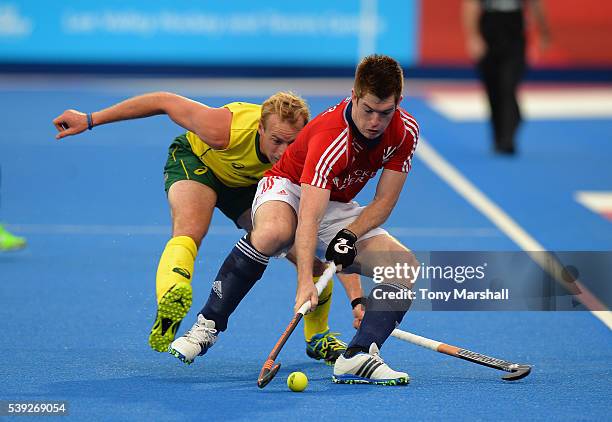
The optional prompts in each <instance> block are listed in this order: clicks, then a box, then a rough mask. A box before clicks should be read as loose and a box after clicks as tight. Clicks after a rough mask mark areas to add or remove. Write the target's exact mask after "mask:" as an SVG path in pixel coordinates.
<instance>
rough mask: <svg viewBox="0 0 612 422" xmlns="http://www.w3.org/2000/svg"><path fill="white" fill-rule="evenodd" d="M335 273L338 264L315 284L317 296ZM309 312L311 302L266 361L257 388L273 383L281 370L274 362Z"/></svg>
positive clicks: (303, 306) (295, 317) (294, 318)
mask: <svg viewBox="0 0 612 422" xmlns="http://www.w3.org/2000/svg"><path fill="white" fill-rule="evenodd" d="M335 272H336V264H334V263H333V262H331V263H330V264H329V265H328V267H327V269H326V270H325V271H324V272H323V275H321V278H319V281H318V282H317V284H315V286H316V287H317V294H319V295H320V294H321V292H322V291H323V289H324V288H325V287H326V286H327V283H329V280H331V278H332V277H333V276H334V274H335ZM309 310H310V301H308V302H306V303H304V304H303V305H302V306H301V307H300V309H298V311H297V313H296V314H295V316H294V317H293V319H292V320H291V322H290V323H289V325H288V326H287V328H285V331H284V332H283V334H282V335H281V336H280V338H279V339H278V341H277V342H276V344H275V345H274V348H273V349H272V351H271V352H270V354H269V355H268V359H266V362H265V363H264V365H263V367H262V368H261V372H260V373H259V378H258V379H257V386H258V387H259V388H264V387H265V386H266V385H268V383H269V382H270V381H272V378H274V376H275V375H276V373H277V372H278V370H279V369H280V366H281V364H280V362H279V363H275V362H274V360H275V359H276V357H277V356H278V354H279V353H280V351H281V349H282V348H283V346H284V345H285V343H286V342H287V340H288V339H289V336H291V333H293V330H295V327H297V325H298V324H299V322H300V320H301V319H302V317H303V316H304V314H305V313H306V312H308V311H309Z"/></svg>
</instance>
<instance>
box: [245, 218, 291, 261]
mask: <svg viewBox="0 0 612 422" xmlns="http://www.w3.org/2000/svg"><path fill="white" fill-rule="evenodd" d="M250 239H251V244H252V245H253V246H254V247H255V249H257V250H258V251H259V252H261V253H263V254H265V255H268V256H274V255H277V254H279V253H280V252H282V251H284V250H285V249H287V248H289V247H291V245H292V244H293V233H292V232H291V231H290V230H285V229H284V228H282V227H280V228H279V227H278V226H274V225H272V224H260V225H258V226H257V227H256V228H255V229H253V231H252V232H251V238H250Z"/></svg>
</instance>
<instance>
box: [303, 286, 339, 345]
mask: <svg viewBox="0 0 612 422" xmlns="http://www.w3.org/2000/svg"><path fill="white" fill-rule="evenodd" d="M312 280H313V282H315V283H316V282H317V281H318V280H319V277H313V279H312ZM333 289H334V280H333V279H332V280H329V283H327V286H326V287H325V289H323V291H322V292H321V295H320V296H319V305H318V306H317V309H316V310H315V311H314V312H310V313H309V314H306V315H304V337H305V338H306V341H307V342H308V341H310V339H311V338H312V336H314V335H315V334H320V333H324V332H325V331H327V330H329V325H328V321H329V308H330V306H331V295H332V290H333Z"/></svg>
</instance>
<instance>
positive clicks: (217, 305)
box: [200, 235, 269, 331]
mask: <svg viewBox="0 0 612 422" xmlns="http://www.w3.org/2000/svg"><path fill="white" fill-rule="evenodd" d="M268 260H269V257H267V256H266V255H264V254H262V253H261V252H259V251H257V249H255V248H254V247H253V245H251V242H250V241H249V236H248V235H246V236H244V237H243V238H242V239H240V241H239V242H238V243H237V244H236V246H234V248H233V249H232V251H231V252H230V254H229V255H228V256H227V258H225V261H224V262H223V265H221V268H220V269H219V273H218V274H217V277H216V278H215V281H214V282H213V286H212V289H211V292H210V296H209V297H208V301H207V302H206V305H204V307H203V308H202V310H201V311H200V313H201V314H202V315H203V316H204V318H206V319H209V320H212V321H215V328H216V329H217V330H218V331H224V330H225V329H227V321H228V319H229V317H230V315H231V314H232V313H233V312H234V310H235V309H236V307H237V306H238V304H239V303H240V301H241V300H242V299H243V298H244V297H245V296H246V295H247V293H248V292H249V290H251V288H252V287H253V286H254V285H255V283H256V282H257V280H259V279H260V278H261V276H262V275H263V273H264V271H265V270H266V267H267V265H268Z"/></svg>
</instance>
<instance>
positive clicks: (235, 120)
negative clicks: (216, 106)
mask: <svg viewBox="0 0 612 422" xmlns="http://www.w3.org/2000/svg"><path fill="white" fill-rule="evenodd" d="M223 107H225V108H227V109H229V110H230V111H231V112H232V126H231V129H230V141H229V145H228V146H227V148H225V149H223V150H215V149H212V148H211V147H210V146H208V145H207V144H206V143H205V142H204V141H202V140H201V139H200V138H199V137H198V135H196V134H195V133H192V132H187V135H186V136H187V140H188V141H189V144H190V145H191V150H192V151H193V153H194V154H195V155H196V156H197V157H198V158H199V159H200V160H201V161H202V163H204V164H205V165H206V167H208V168H209V169H210V170H212V172H213V173H214V174H215V176H217V178H218V179H219V180H220V181H221V183H223V184H224V185H226V186H228V187H231V188H237V187H245V186H250V185H254V184H257V182H259V180H260V179H261V178H262V177H263V174H264V172H265V171H266V170H268V169H269V168H270V167H272V164H271V163H270V162H269V161H268V159H267V158H266V156H265V155H264V154H263V153H262V152H261V151H260V149H259V133H258V132H257V127H258V126H259V119H260V118H261V106H260V105H257V104H249V103H243V102H236V103H229V104H226V105H224V106H223Z"/></svg>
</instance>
